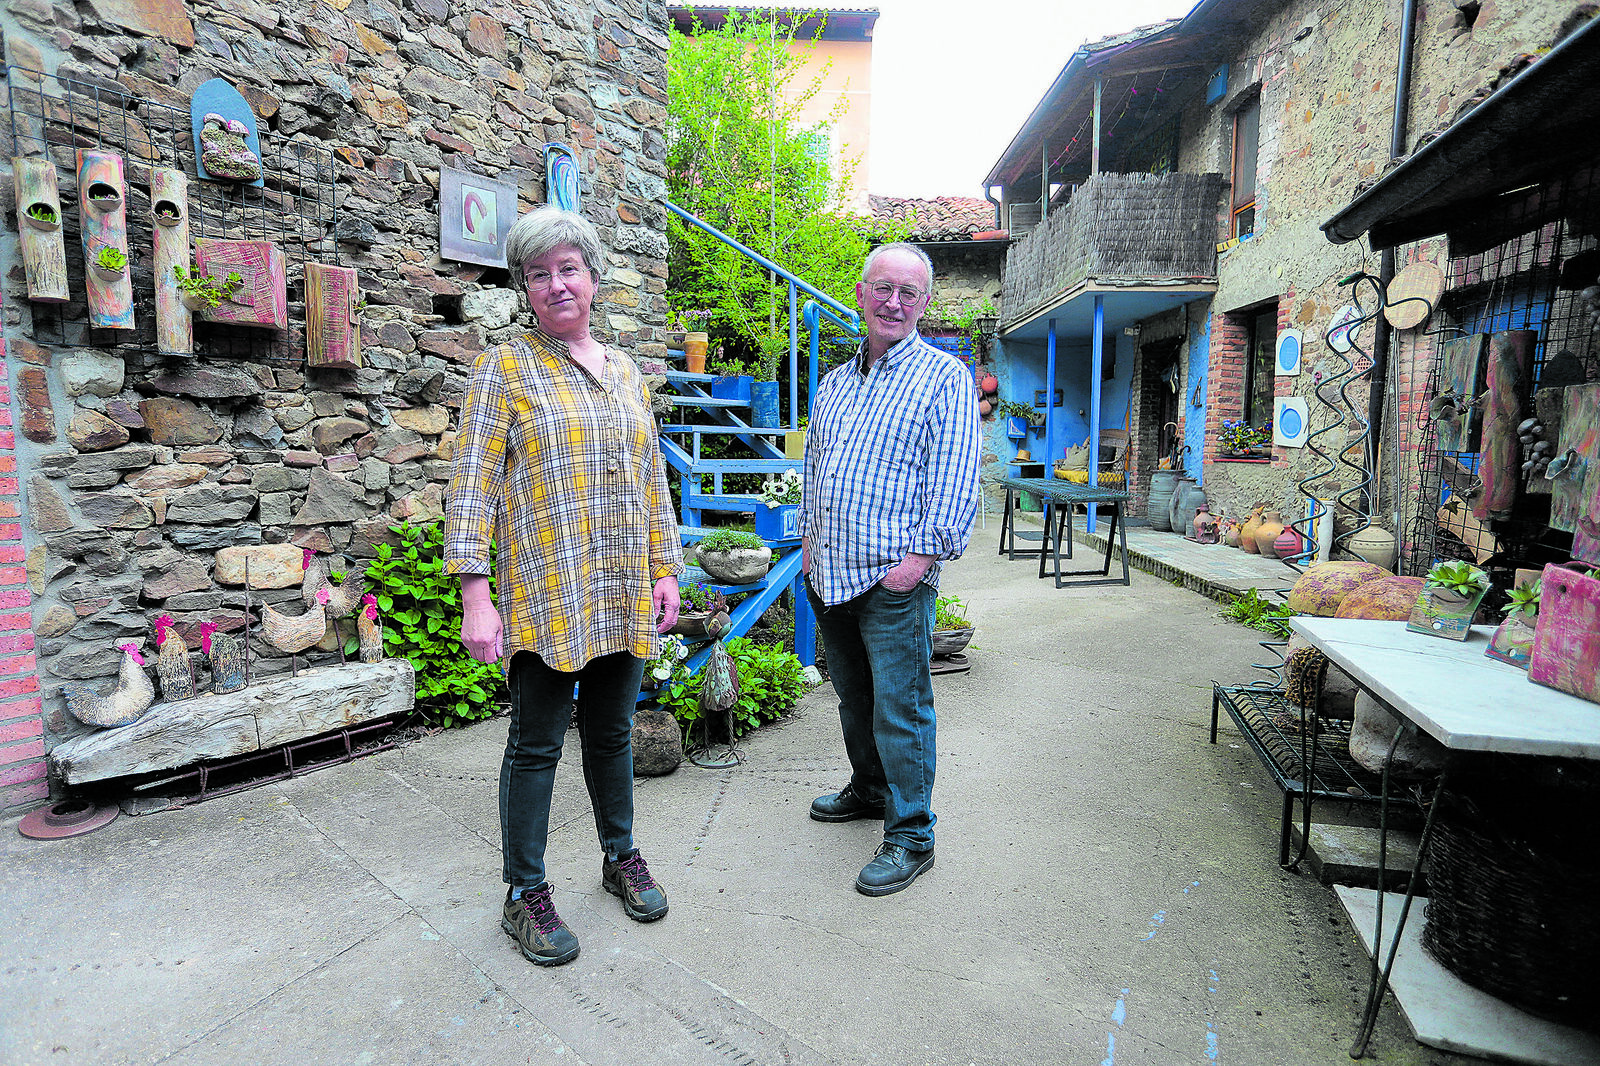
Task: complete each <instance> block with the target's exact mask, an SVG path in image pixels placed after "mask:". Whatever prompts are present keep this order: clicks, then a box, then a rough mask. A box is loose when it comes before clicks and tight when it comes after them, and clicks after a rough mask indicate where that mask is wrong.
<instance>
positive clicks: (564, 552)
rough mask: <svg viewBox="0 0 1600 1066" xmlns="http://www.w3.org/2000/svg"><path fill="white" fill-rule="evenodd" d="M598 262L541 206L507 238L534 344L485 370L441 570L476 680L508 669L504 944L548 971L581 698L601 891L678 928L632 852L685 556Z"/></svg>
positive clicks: (591, 245) (512, 346)
mask: <svg viewBox="0 0 1600 1066" xmlns="http://www.w3.org/2000/svg"><path fill="white" fill-rule="evenodd" d="M600 259H601V251H600V238H599V235H598V234H596V232H595V229H594V227H593V226H591V225H590V224H589V223H588V222H587V221H586V220H584V219H583V217H582V216H580V215H576V214H573V213H572V212H569V211H562V210H559V209H557V208H554V207H544V208H540V209H538V210H536V211H532V212H529V213H528V214H526V215H523V216H522V217H521V218H520V219H518V220H517V222H516V224H515V225H513V226H512V227H511V232H510V233H509V234H508V235H507V237H506V263H507V265H508V266H509V267H510V268H511V276H512V277H513V278H515V279H518V281H519V282H520V284H521V287H522V289H523V291H524V293H525V294H526V296H527V299H528V305H529V307H530V308H531V309H532V311H533V315H534V318H535V319H536V320H537V322H538V325H537V327H536V328H535V329H533V330H531V331H530V332H528V333H526V334H524V335H523V336H521V337H518V338H517V339H515V340H512V341H509V342H507V343H505V344H501V345H497V346H496V347H493V348H490V349H489V350H488V351H486V352H484V353H483V354H482V355H481V356H479V357H478V362H477V365H476V366H475V367H474V368H473V371H472V380H471V383H470V385H469V386H468V390H467V401H466V405H465V406H464V407H463V408H462V413H461V431H460V434H459V436H458V437H457V444H456V457H455V465H454V468H453V470H452V477H451V479H450V498H449V506H448V508H447V523H446V539H445V569H446V571H447V572H448V573H452V574H457V575H460V578H461V596H462V601H463V610H464V616H463V618H462V622H461V640H462V643H464V644H465V645H466V646H467V651H468V652H469V653H470V654H471V655H472V657H473V658H474V659H477V660H478V661H480V662H486V663H493V662H499V661H500V660H501V658H502V656H506V657H509V659H510V667H509V670H508V671H507V672H508V682H509V685H510V689H511V726H510V735H509V736H508V737H507V739H506V753H505V759H504V760H503V761H502V763H501V766H500V836H501V844H502V850H503V853H504V856H505V860H504V866H505V869H504V876H505V880H506V882H507V883H508V884H509V885H510V888H509V889H508V890H507V892H506V900H505V906H504V909H503V914H502V918H501V925H502V926H503V927H504V928H505V930H506V932H507V933H509V934H511V936H512V937H514V938H515V939H516V941H517V945H518V947H519V948H520V949H521V950H522V953H523V955H525V956H527V958H528V959H529V960H530V961H532V962H534V963H536V964H538V965H540V966H555V965H559V964H561V963H564V962H570V961H571V960H572V959H574V958H577V955H578V940H577V937H575V936H573V935H572V933H571V931H570V930H568V929H567V927H566V926H565V925H564V924H563V923H562V921H561V918H560V916H559V915H558V914H557V913H556V909H555V906H554V904H553V903H552V902H551V899H550V886H549V884H548V883H547V882H546V881H545V862H544V852H545V842H546V839H547V837H548V835H549V828H550V796H551V791H552V788H553V786H554V783H555V773H556V763H557V762H558V761H560V758H561V744H562V740H563V738H564V737H565V734H566V730H567V725H568V722H569V721H570V719H571V716H572V703H573V685H574V683H576V684H577V688H578V696H577V721H578V737H579V740H580V743H581V747H582V751H583V778H584V781H585V783H586V784H587V785H588V787H589V798H590V800H591V802H592V803H593V805H594V820H595V828H596V829H597V830H598V832H599V835H600V846H601V849H602V851H603V853H604V859H603V860H602V862H601V871H600V878H601V883H602V884H603V885H604V886H605V888H606V890H607V891H609V892H611V893H613V894H614V895H617V896H620V897H621V898H622V906H623V910H624V911H626V912H627V915H628V917H630V918H633V919H635V920H637V921H641V922H650V921H655V920H656V919H657V918H660V917H661V916H662V915H664V914H666V913H667V898H666V895H665V894H664V893H663V892H662V891H661V888H660V887H659V886H658V885H657V884H656V883H655V881H654V879H653V878H652V877H651V876H650V871H649V869H648V868H647V867H646V866H645V862H644V858H643V857H642V856H641V855H640V854H639V852H638V849H636V848H635V847H634V846H633V740H632V724H633V709H634V701H635V698H636V697H637V696H638V693H639V682H640V679H641V677H642V676H643V674H644V666H645V662H646V660H648V659H650V658H652V657H654V656H655V654H656V653H657V650H658V648H659V642H658V641H657V638H656V634H657V633H659V632H665V631H666V630H668V629H670V628H671V627H672V625H673V623H675V622H676V621H677V617H678V574H679V573H681V572H682V570H683V555H682V551H681V550H680V548H679V543H678V526H677V519H676V517H675V516H674V515H673V513H672V505H671V500H670V497H669V496H668V495H667V479H666V471H665V470H664V468H663V464H662V460H661V450H660V448H659V447H658V445H657V443H656V436H655V423H654V421H653V419H652V418H651V415H650V403H649V398H648V396H647V395H646V393H645V389H644V384H643V382H642V380H641V378H640V376H639V371H638V369H637V368H636V367H635V366H634V364H633V362H632V361H631V360H629V359H627V358H624V357H623V356H622V354H621V353H620V352H617V351H614V350H608V349H607V348H605V347H604V346H603V345H602V344H601V343H600V342H599V341H597V340H595V339H594V338H593V337H592V336H590V334H589V310H590V307H591V305H592V304H593V302H594V296H595V290H596V289H597V288H598V287H599V282H600V269H599V267H600ZM491 541H493V542H494V543H495V546H496V548H497V551H498V555H497V557H496V568H497V569H496V578H497V585H498V589H499V601H500V602H499V607H498V609H497V608H496V606H495V604H494V602H493V601H492V600H491V599H490V596H489V576H488V575H489V546H490V542H491Z"/></svg>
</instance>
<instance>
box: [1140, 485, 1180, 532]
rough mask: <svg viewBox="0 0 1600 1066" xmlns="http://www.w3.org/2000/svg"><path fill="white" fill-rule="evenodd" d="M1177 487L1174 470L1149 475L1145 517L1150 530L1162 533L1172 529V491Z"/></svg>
mask: <svg viewBox="0 0 1600 1066" xmlns="http://www.w3.org/2000/svg"><path fill="white" fill-rule="evenodd" d="M1177 487H1178V472H1177V471H1176V470H1157V471H1156V472H1155V473H1153V474H1151V475H1150V495H1149V496H1148V497H1146V499H1145V505H1144V511H1145V517H1146V518H1148V519H1149V520H1150V528H1151V529H1154V530H1159V531H1160V532H1162V533H1166V532H1169V531H1170V530H1171V529H1172V490H1173V489H1175V488H1177Z"/></svg>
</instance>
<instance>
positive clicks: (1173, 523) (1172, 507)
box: [1167, 477, 1199, 536]
mask: <svg viewBox="0 0 1600 1066" xmlns="http://www.w3.org/2000/svg"><path fill="white" fill-rule="evenodd" d="M1198 487H1199V486H1197V485H1196V484H1195V482H1194V478H1188V477H1180V478H1179V479H1178V482H1177V484H1176V485H1174V486H1173V488H1172V499H1171V501H1170V502H1169V503H1168V504H1167V527H1168V528H1169V529H1171V530H1172V531H1173V532H1174V533H1176V534H1178V535H1179V536H1183V535H1184V534H1186V533H1189V532H1191V530H1190V528H1189V516H1190V515H1192V514H1194V508H1192V507H1191V508H1189V509H1187V510H1185V509H1184V501H1185V499H1186V498H1187V495H1188V491H1189V490H1190V489H1192V488H1198Z"/></svg>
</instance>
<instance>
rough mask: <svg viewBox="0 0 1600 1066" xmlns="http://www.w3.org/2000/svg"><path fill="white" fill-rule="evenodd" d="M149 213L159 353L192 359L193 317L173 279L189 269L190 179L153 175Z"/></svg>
mask: <svg viewBox="0 0 1600 1066" xmlns="http://www.w3.org/2000/svg"><path fill="white" fill-rule="evenodd" d="M150 213H151V216H152V219H151V221H152V222H153V223H154V226H153V227H152V228H153V229H154V230H155V242H156V349H157V350H158V351H161V352H164V353H168V354H173V355H193V354H194V316H193V315H192V314H190V312H189V309H188V308H187V307H185V306H184V304H183V295H182V293H181V292H180V290H179V289H178V279H177V278H176V277H174V276H173V268H174V267H183V269H185V270H188V269H189V179H188V177H187V176H185V175H184V173H183V171H181V170H172V169H168V168H161V169H157V170H153V171H151V174H150ZM173 215H176V216H177V218H176V219H174V218H173V217H172V216H173Z"/></svg>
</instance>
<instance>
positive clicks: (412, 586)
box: [346, 519, 507, 727]
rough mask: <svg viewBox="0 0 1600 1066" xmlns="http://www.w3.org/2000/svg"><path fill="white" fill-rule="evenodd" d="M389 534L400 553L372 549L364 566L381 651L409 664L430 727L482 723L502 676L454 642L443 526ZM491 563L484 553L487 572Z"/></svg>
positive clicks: (456, 622)
mask: <svg viewBox="0 0 1600 1066" xmlns="http://www.w3.org/2000/svg"><path fill="white" fill-rule="evenodd" d="M389 529H390V530H391V531H392V532H394V533H395V534H397V535H398V536H399V537H400V542H401V543H400V546H399V547H398V548H396V547H394V546H392V545H389V544H380V545H378V557H377V558H376V559H374V560H372V563H371V565H370V566H368V567H367V583H368V586H369V587H370V589H371V591H372V592H373V594H374V595H375V596H376V597H377V600H378V612H379V617H380V619H381V620H382V622H383V650H384V652H385V653H386V654H388V655H392V656H395V657H399V658H405V659H409V660H411V665H412V666H414V667H415V668H416V671H417V709H418V710H420V711H422V712H423V714H425V715H426V716H427V717H428V718H429V720H430V721H432V722H434V723H435V724H438V725H442V726H447V727H448V726H458V725H463V724H465V723H467V722H472V721H476V720H478V719H481V718H488V717H489V716H490V715H492V714H493V713H494V709H495V707H496V705H503V704H505V703H506V702H507V692H506V684H505V677H504V675H503V674H502V673H501V672H500V666H499V664H497V663H480V662H478V661H477V660H476V659H474V658H473V657H472V656H471V655H469V654H467V649H466V646H465V645H463V644H462V643H461V588H460V585H459V583H458V581H457V579H456V578H455V577H453V576H451V575H449V574H446V573H445V572H444V520H443V519H440V520H439V521H436V522H434V523H432V524H430V525H427V526H413V525H412V524H411V523H409V522H402V523H401V524H399V525H397V526H390V527H389ZM493 561H494V552H493V549H492V548H491V550H490V567H491V569H492V568H493ZM493 580H494V579H493V578H492V577H491V578H490V582H491V585H490V588H491V590H492V588H493ZM346 647H347V649H349V650H353V647H352V645H351V644H349V643H347V645H346Z"/></svg>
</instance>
